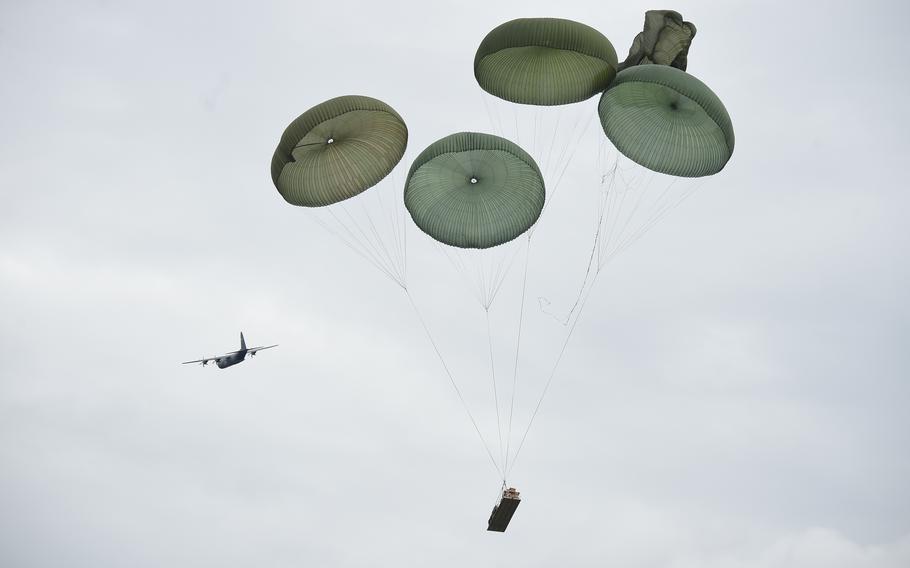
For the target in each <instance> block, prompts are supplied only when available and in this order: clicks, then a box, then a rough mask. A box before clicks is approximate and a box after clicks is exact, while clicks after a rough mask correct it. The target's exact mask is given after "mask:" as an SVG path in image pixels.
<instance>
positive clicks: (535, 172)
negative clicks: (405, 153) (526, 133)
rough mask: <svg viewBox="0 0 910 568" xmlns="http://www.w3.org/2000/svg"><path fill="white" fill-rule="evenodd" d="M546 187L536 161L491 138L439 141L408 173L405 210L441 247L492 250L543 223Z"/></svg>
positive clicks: (458, 137) (458, 136) (464, 135)
mask: <svg viewBox="0 0 910 568" xmlns="http://www.w3.org/2000/svg"><path fill="white" fill-rule="evenodd" d="M544 198H545V190H544V181H543V176H541V173H540V169H539V168H538V167H537V164H536V163H535V162H534V159H533V158H532V157H531V156H530V155H528V153H527V152H525V151H524V150H522V149H521V148H520V147H519V146H518V145H516V144H514V143H513V142H510V141H509V140H506V139H505V138H500V137H499V136H493V135H492V134H480V133H476V132H461V133H458V134H452V135H450V136H446V137H445V138H443V139H441V140H438V141H436V142H434V143H433V144H431V145H430V146H428V147H427V149H426V150H424V151H423V152H421V153H420V155H419V156H417V159H415V160H414V163H413V165H411V170H410V171H409V172H408V179H407V181H406V182H405V188H404V204H405V206H406V207H407V209H408V211H409V212H410V213H411V217H412V218H413V219H414V223H415V224H416V225H417V226H418V227H420V229H421V230H423V232H425V233H426V234H428V235H430V236H431V237H433V238H434V239H436V240H437V241H440V242H442V243H445V244H447V245H452V246H456V247H461V248H480V249H484V248H490V247H495V246H497V245H501V244H503V243H506V242H508V241H511V240H512V239H514V238H515V237H517V236H519V235H521V234H522V233H524V232H525V231H527V230H528V229H529V228H530V227H531V226H532V225H533V224H534V223H535V222H536V221H537V218H538V217H540V212H541V210H542V209H543V204H544Z"/></svg>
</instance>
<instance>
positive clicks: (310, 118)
mask: <svg viewBox="0 0 910 568" xmlns="http://www.w3.org/2000/svg"><path fill="white" fill-rule="evenodd" d="M407 144H408V128H407V126H405V124H404V121H403V120H402V119H401V116H399V115H398V113H397V112H395V110H394V109H393V108H392V107H390V106H389V105H387V104H385V103H384V102H382V101H379V100H376V99H373V98H370V97H363V96H357V95H348V96H343V97H337V98H334V99H330V100H328V101H325V102H324V103H321V104H318V105H316V106H314V107H313V108H311V109H310V110H308V111H306V112H305V113H303V114H302V115H300V116H299V117H298V118H297V119H296V120H294V122H292V123H291V124H290V126H288V127H287V129H286V130H285V131H284V134H283V135H282V136H281V142H279V143H278V148H277V149H276V150H275V154H274V155H273V156H272V181H273V182H274V183H275V187H277V188H278V191H279V192H280V193H281V196H282V197H284V199H285V200H286V201H287V202H288V203H291V204H293V205H302V206H304V207H322V206H324V205H331V204H332V203H337V202H339V201H343V200H345V199H348V198H350V197H354V196H355V195H357V194H359V193H361V192H363V191H366V190H367V189H369V188H370V187H372V186H374V185H376V184H377V183H379V182H380V181H381V180H382V179H383V178H384V177H386V176H387V175H388V174H389V172H391V171H392V169H393V168H394V167H395V165H396V164H397V163H398V162H399V160H401V157H402V156H403V155H404V151H405V148H406V147H407Z"/></svg>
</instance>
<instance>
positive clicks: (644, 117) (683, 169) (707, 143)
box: [598, 65, 734, 177]
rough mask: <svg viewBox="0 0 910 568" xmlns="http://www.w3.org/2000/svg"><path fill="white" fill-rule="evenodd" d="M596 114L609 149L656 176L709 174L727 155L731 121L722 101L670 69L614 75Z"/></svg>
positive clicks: (657, 67) (636, 69)
mask: <svg viewBox="0 0 910 568" xmlns="http://www.w3.org/2000/svg"><path fill="white" fill-rule="evenodd" d="M598 112H599V114H600V122H601V125H602V126H603V129H604V132H605V133H606V135H607V137H608V138H609V139H610V141H611V142H613V145H615V146H616V148H617V149H618V150H619V151H620V152H622V153H623V154H624V155H625V156H626V157H627V158H629V159H630V160H632V161H634V162H636V163H638V164H641V165H642V166H644V167H646V168H648V169H651V170H654V171H656V172H661V173H665V174H670V175H675V176H681V177H700V176H706V175H712V174H715V173H717V172H719V171H720V170H721V169H723V167H724V165H725V164H726V163H727V160H729V159H730V156H731V155H732V154H733V146H734V136H733V123H732V122H731V121H730V115H729V114H727V109H726V108H724V105H723V103H722V102H721V101H720V99H719V98H718V97H717V95H715V94H714V92H713V91H711V89H709V88H708V87H707V85H705V84H704V83H702V82H701V81H699V80H698V79H696V78H695V77H693V76H692V75H690V74H688V73H686V72H685V71H680V70H679V69H676V68H674V67H668V66H665V65H638V66H635V67H629V68H628V69H624V70H622V71H620V72H619V74H617V75H616V79H615V80H614V81H613V84H612V85H611V86H610V88H609V89H607V90H606V91H605V92H604V94H603V96H602V97H601V99H600V105H599V106H598Z"/></svg>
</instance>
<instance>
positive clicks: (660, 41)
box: [619, 10, 696, 71]
mask: <svg viewBox="0 0 910 568" xmlns="http://www.w3.org/2000/svg"><path fill="white" fill-rule="evenodd" d="M695 32H696V29H695V24H693V23H692V22H686V21H683V17H682V15H681V14H680V13H679V12H674V11H673V10H648V11H647V12H645V27H644V30H642V31H641V32H639V33H638V35H637V36H635V39H634V40H633V41H632V47H630V48H629V55H628V57H626V60H625V61H623V62H622V63H620V64H619V70H620V71H622V70H623V69H625V68H627V67H632V66H633V65H646V64H648V63H656V64H657V65H669V66H671V67H676V68H677V69H682V70H683V71H685V70H686V66H687V65H688V54H689V47H690V46H691V45H692V39H693V38H694V37H695Z"/></svg>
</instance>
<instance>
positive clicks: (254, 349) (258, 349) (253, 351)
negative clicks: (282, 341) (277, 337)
mask: <svg viewBox="0 0 910 568" xmlns="http://www.w3.org/2000/svg"><path fill="white" fill-rule="evenodd" d="M272 347H278V344H277V343H276V344H275V345H269V346H266V347H253V348H251V349H247V350H246V352H247V353H249V354H250V355H254V354H255V353H256V352H257V351H262V350H263V349H271V348H272Z"/></svg>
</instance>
